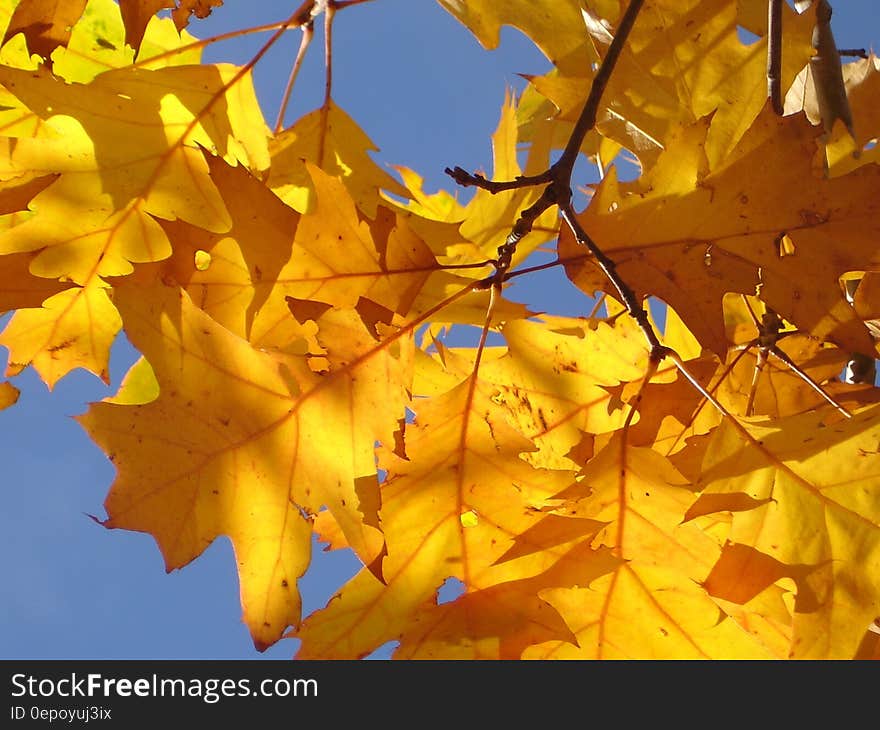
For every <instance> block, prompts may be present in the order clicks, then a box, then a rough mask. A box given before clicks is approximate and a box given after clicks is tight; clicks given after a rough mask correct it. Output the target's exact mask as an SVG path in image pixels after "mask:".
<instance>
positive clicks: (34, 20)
mask: <svg viewBox="0 0 880 730" xmlns="http://www.w3.org/2000/svg"><path fill="white" fill-rule="evenodd" d="M86 2H87V0H72V1H71V0H21V2H20V3H19V4H18V5H17V6H16V7H15V11H14V12H13V13H12V18H11V19H10V21H9V27H8V28H7V29H6V34H5V35H4V36H3V41H2V42H3V43H6V41H8V40H9V39H10V38H12V36H14V35H16V34H17V33H24V36H25V38H26V39H27V45H28V49H29V50H30V51H31V53H35V54H37V55H38V56H41V57H42V58H44V59H45V60H47V61H49V62H50V64H51V61H50V57H51V55H52V51H54V50H55V49H56V48H58V47H59V46H65V45H67V41H68V40H69V39H70V31H71V28H73V26H74V25H75V24H76V21H77V20H79V18H80V16H81V15H82V14H83V10H85V7H86Z"/></svg>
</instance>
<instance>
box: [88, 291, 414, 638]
mask: <svg viewBox="0 0 880 730" xmlns="http://www.w3.org/2000/svg"><path fill="white" fill-rule="evenodd" d="M115 302H116V304H117V306H118V307H119V309H120V311H121V312H122V314H123V316H124V318H125V321H126V332H127V334H128V336H129V338H130V339H131V341H132V343H133V344H134V346H135V347H137V348H138V349H139V350H140V351H141V352H142V353H143V354H144V356H145V357H146V359H147V361H149V363H150V365H151V366H152V369H153V372H154V373H155V378H156V380H157V382H158V384H159V396H158V398H157V399H155V400H153V401H150V402H148V403H146V404H143V405H132V406H129V405H125V406H123V405H119V404H117V403H101V404H97V405H94V406H92V408H91V409H90V411H89V412H88V413H87V414H86V415H85V416H82V417H81V418H80V421H81V423H82V424H83V426H84V427H85V428H86V429H87V430H88V432H89V433H90V435H91V436H92V438H94V439H95V440H96V441H97V442H98V443H99V444H100V445H101V447H102V448H103V449H104V450H105V451H106V452H107V453H109V454H111V455H112V459H113V461H114V463H115V465H116V467H117V470H118V476H117V479H116V481H115V483H114V486H113V487H112V489H111V493H110V495H109V497H108V499H107V502H106V508H107V512H108V515H109V518H108V521H107V523H106V524H107V526H108V527H123V528H126V529H132V530H139V531H146V532H149V533H151V534H152V535H153V536H154V537H155V538H156V540H157V542H158V544H159V546H160V548H161V550H162V552H163V555H164V557H165V561H166V566H167V567H168V569H169V570H170V569H173V568H177V567H181V566H183V565H185V564H186V563H188V562H189V561H191V560H193V559H194V558H196V557H197V556H198V555H199V554H201V552H202V551H203V550H204V549H205V548H206V547H207V546H208V545H209V544H210V543H211V541H212V540H214V539H215V538H216V537H218V536H219V535H229V536H230V538H231V540H232V542H233V546H234V548H235V553H236V557H237V560H238V564H239V577H240V580H241V591H242V604H243V607H244V620H245V622H246V623H247V625H248V627H249V629H250V631H251V634H252V636H253V639H254V642H255V644H256V646H257V647H258V648H260V649H263V648H265V647H267V646H269V645H270V644H272V643H273V642H275V641H277V640H278V639H279V638H280V637H281V635H282V633H283V632H284V630H285V629H286V627H287V626H288V625H294V626H296V625H298V623H299V619H300V616H299V612H300V599H299V594H298V592H297V590H296V580H297V579H298V578H299V577H300V576H301V575H302V574H303V573H304V572H305V570H306V567H307V566H308V562H309V550H310V539H311V518H312V516H313V515H314V514H315V513H317V511H318V510H319V509H320V508H321V507H322V506H324V505H326V506H327V507H328V508H329V509H330V510H331V511H332V512H333V516H334V518H335V519H336V521H337V522H338V523H339V524H340V526H341V527H342V530H343V532H344V534H345V537H346V539H347V541H348V543H349V544H350V545H351V546H352V547H353V548H354V549H355V550H356V551H357V552H358V554H359V556H360V557H361V559H362V560H364V562H365V563H370V562H371V561H372V560H373V559H374V558H375V557H377V556H378V555H379V554H380V553H381V550H382V538H381V535H380V534H379V532H378V530H377V527H376V526H377V525H378V518H377V516H376V510H377V509H378V504H379V500H378V484H377V476H376V464H375V458H374V453H373V447H374V444H375V442H376V441H381V442H383V443H393V441H394V437H393V431H394V430H395V429H396V428H397V426H398V419H400V418H402V417H403V408H404V403H405V402H407V400H406V391H405V383H404V382H403V376H404V375H405V372H402V371H401V367H400V364H399V361H398V359H397V358H395V357H393V356H392V355H391V354H390V350H391V347H390V345H389V344H385V343H381V342H377V340H376V335H375V333H371V332H370V331H368V330H367V329H366V328H365V327H364V324H363V323H362V321H361V319H360V317H359V315H358V314H357V313H355V312H345V311H339V310H327V311H326V312H325V313H324V314H323V315H322V316H319V317H318V318H317V319H318V322H317V325H318V331H319V332H324V331H326V332H327V333H328V335H327V336H328V341H329V342H330V343H333V344H331V347H330V349H329V351H328V352H327V353H326V355H325V357H324V362H325V366H324V369H323V371H321V372H315V371H313V369H312V368H311V367H310V364H309V359H310V356H309V355H304V356H302V355H301V356H294V355H288V354H284V353H282V352H279V351H275V352H263V351H260V350H257V349H255V348H253V347H252V346H251V345H250V344H249V343H248V342H247V341H245V340H243V339H241V338H239V337H237V336H235V335H234V334H233V333H231V332H229V331H228V330H226V329H224V328H222V327H221V326H220V325H218V324H217V323H216V322H214V321H213V320H212V319H211V318H210V317H208V316H207V315H206V314H204V313H203V312H201V311H200V310H199V309H198V308H197V307H195V306H194V305H193V304H192V302H191V301H190V299H189V297H188V296H187V295H186V294H185V293H183V292H180V291H179V290H178V289H177V288H176V287H170V286H163V285H162V284H161V282H153V283H150V284H144V285H135V284H134V283H128V284H126V285H124V286H119V287H117V289H116V292H115ZM131 392H132V393H137V392H138V391H131ZM142 398H143V396H140V395H138V396H137V397H135V398H132V397H131V395H124V396H123V400H125V401H131V400H132V399H134V400H135V401H139V400H142ZM245 414H246V415H245ZM243 415H244V416H245V417H242V416H243ZM169 423H174V424H175V429H174V430H173V432H169V430H168V424H169ZM145 475H148V476H145ZM169 518H170V519H169Z"/></svg>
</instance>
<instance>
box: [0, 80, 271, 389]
mask: <svg viewBox="0 0 880 730" xmlns="http://www.w3.org/2000/svg"><path fill="white" fill-rule="evenodd" d="M236 74H237V72H236V70H235V69H234V67H224V68H221V67H197V66H193V67H186V68H181V67H177V68H166V69H157V70H150V71H147V70H144V69H137V68H124V69H118V70H114V71H108V72H107V73H104V74H102V75H101V76H99V77H98V78H96V79H95V80H94V81H93V82H92V83H90V84H87V85H81V84H65V83H64V82H62V81H61V80H59V79H57V78H55V77H53V76H51V75H50V74H48V73H47V72H46V71H44V70H39V71H37V72H27V71H22V70H19V69H14V68H10V67H5V66H3V67H0V84H3V85H4V87H5V88H6V89H8V90H10V91H11V92H12V93H14V95H15V98H16V99H17V100H18V101H19V102H21V103H23V104H24V105H25V106H24V107H23V109H24V110H25V112H26V114H29V115H30V116H31V117H32V118H34V119H36V120H39V121H40V123H39V124H36V125H33V126H30V125H29V124H27V123H26V122H25V120H24V119H21V120H19V121H18V122H17V123H16V125H17V128H15V129H12V130H10V131H9V132H7V133H8V134H14V135H18V134H20V135H21V136H16V137H14V138H10V139H9V140H8V141H7V148H6V150H5V151H4V153H3V154H2V155H0V158H2V160H0V170H2V172H0V175H2V176H3V177H19V176H21V175H22V174H23V173H25V172H26V171H30V172H31V173H38V174H41V175H55V176H57V179H56V180H55V181H54V182H53V183H52V184H51V185H49V186H48V187H46V188H45V189H44V190H43V191H42V192H40V193H39V194H38V195H37V196H36V197H35V198H34V199H33V200H32V201H31V203H30V205H31V207H32V208H33V209H34V211H35V214H34V215H32V216H30V217H29V218H27V219H26V220H24V221H23V222H22V223H21V224H20V225H17V226H14V227H12V228H10V229H9V230H7V231H5V232H4V233H3V234H2V235H0V251H2V252H3V253H18V252H26V251H39V253H38V255H37V256H36V258H35V259H34V261H33V262H32V263H31V271H32V272H33V273H35V274H37V275H39V276H46V277H52V278H56V279H63V280H69V281H73V282H75V283H77V284H81V285H82V287H83V288H82V289H81V290H78V291H79V293H78V294H77V293H70V294H66V295H65V299H64V301H65V304H64V305H63V306H56V307H53V308H50V309H45V310H42V311H30V312H21V313H19V314H18V315H17V316H16V318H17V320H18V325H19V330H16V331H22V332H30V331H31V330H33V331H35V332H36V331H39V332H42V333H44V334H45V336H46V337H47V339H45V341H44V342H43V345H42V346H41V347H37V341H36V340H35V339H34V338H33V337H30V336H29V337H28V342H27V343H23V344H22V345H21V346H18V345H16V343H15V341H14V339H12V333H11V332H10V330H9V329H7V331H6V333H5V335H4V343H5V344H7V345H8V346H10V347H11V349H14V350H15V355H14V359H15V362H16V363H18V364H20V365H26V364H28V363H29V362H32V361H33V362H34V363H35V364H37V363H45V364H48V363H50V362H51V366H52V367H51V370H52V375H51V379H52V380H53V382H54V380H55V379H57V378H58V377H61V376H62V375H64V374H65V372H66V371H68V370H70V369H72V368H74V367H87V368H88V369H89V370H91V371H92V372H95V373H101V374H105V373H106V368H107V361H106V353H107V352H108V350H109V344H110V342H111V341H112V335H111V334H110V333H109V325H110V323H111V322H116V323H117V324H118V316H115V315H113V316H109V318H108V319H106V320H105V321H100V322H99V321H97V319H96V318H97V317H98V316H99V313H102V314H101V315H100V316H102V317H103V313H107V312H109V309H108V306H107V305H109V300H107V299H106V294H105V293H104V291H103V288H104V287H105V286H106V284H105V283H104V277H107V276H118V275H121V274H126V273H128V272H130V271H131V267H132V263H133V262H145V261H157V260H161V259H164V258H166V257H167V256H168V255H169V254H170V251H171V248H170V245H169V243H168V241H167V239H166V237H165V234H164V232H163V231H162V230H161V228H160V227H159V225H158V224H157V223H156V221H155V220H154V219H153V216H156V217H160V218H165V219H175V218H178V217H180V218H182V219H184V220H187V221H189V222H191V223H193V224H195V225H198V226H200V227H202V228H204V229H206V230H208V231H217V232H219V231H224V230H227V229H228V227H229V224H230V220H229V215H228V212H227V211H226V208H225V205H224V202H223V199H222V198H221V197H220V195H219V193H218V191H217V189H216V186H215V185H214V184H213V182H212V181H211V178H210V175H209V170H208V165H207V163H206V162H205V157H204V153H203V151H202V149H199V147H198V146H199V145H203V146H210V147H212V148H214V149H215V150H216V151H217V152H218V153H219V154H222V155H226V156H228V158H229V159H230V160H231V161H233V162H234V161H238V160H249V161H253V162H255V163H256V164H260V163H259V162H258V161H259V160H260V159H263V158H264V157H265V158H266V159H267V155H268V153H267V151H266V134H265V133H266V130H265V125H264V123H263V121H262V115H261V113H260V111H259V108H258V107H257V106H256V98H255V96H254V94H253V88H252V86H250V85H249V82H247V81H246V80H245V79H244V78H243V77H241V78H238V77H237V76H236ZM226 107H228V110H227V108H226ZM11 113H13V114H14V115H16V116H18V115H19V114H21V113H22V108H21V107H19V108H16V109H13V110H12V111H11ZM19 130H20V131H19ZM13 139H14V142H13ZM80 296H81V297H84V298H82V299H81V300H80V301H78V302H76V303H74V301H73V300H74V299H76V298H77V297H80ZM71 297H73V299H71ZM109 306H110V307H111V308H112V305H109ZM51 313H54V315H57V316H58V317H63V318H64V319H66V321H67V323H66V324H64V325H59V326H58V327H57V328H54V327H53V326H52V322H51V316H52V314H51ZM65 330H67V331H68V332H67V333H65V334H64V335H63V336H62V332H63V331H65ZM74 332H75V333H76V334H75V337H74V339H77V340H79V341H81V343H82V344H81V347H77V348H70V347H69V344H70V342H71V341H72V340H71V334H72V333H74ZM99 335H100V337H99ZM41 337H42V335H41ZM89 340H91V342H89ZM35 348H36V349H35ZM75 352H76V353H79V354H77V355H76V356H74V357H68V356H69V355H72V354H73V353H75ZM87 354H88V357H86V355H87ZM84 358H85V359H84ZM38 369H40V371H41V373H43V374H44V376H46V377H48V371H47V370H46V369H45V368H43V366H42V365H38Z"/></svg>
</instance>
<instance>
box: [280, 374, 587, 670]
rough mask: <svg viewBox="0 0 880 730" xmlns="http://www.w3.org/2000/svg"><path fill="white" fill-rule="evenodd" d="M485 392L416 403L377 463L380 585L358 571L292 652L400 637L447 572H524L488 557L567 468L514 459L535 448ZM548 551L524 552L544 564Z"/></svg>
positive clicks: (348, 648)
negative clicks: (400, 437)
mask: <svg viewBox="0 0 880 730" xmlns="http://www.w3.org/2000/svg"><path fill="white" fill-rule="evenodd" d="M490 394H491V390H485V389H483V388H481V387H479V383H478V381H477V380H475V379H474V378H469V379H467V380H465V381H464V382H462V383H461V384H459V385H457V386H456V387H455V388H453V389H452V390H450V391H448V392H446V393H444V394H442V395H440V396H438V397H436V398H430V399H427V400H426V401H419V402H417V403H414V404H413V406H412V407H413V408H414V409H415V410H416V414H417V415H416V422H415V425H407V426H406V458H401V457H400V456H396V457H393V458H391V459H390V463H387V464H383V467H384V468H386V469H387V470H388V474H389V478H388V481H387V482H386V483H385V484H383V487H382V508H381V510H380V518H381V524H382V532H383V534H384V536H385V541H386V546H387V554H386V555H385V558H384V560H383V564H382V575H383V578H384V583H382V582H380V581H379V580H377V579H376V577H375V576H374V575H373V574H372V573H370V572H369V571H367V570H363V571H361V572H360V573H359V574H358V575H356V576H355V577H354V578H353V579H352V580H351V581H349V583H347V584H346V585H345V586H343V587H342V589H341V591H340V593H339V595H338V597H336V598H335V599H334V600H333V601H331V602H330V603H329V604H328V606H327V607H326V608H324V609H322V610H320V611H318V612H316V613H314V614H312V615H311V616H309V617H308V618H307V619H306V621H305V622H304V623H303V626H302V628H301V629H300V631H299V632H297V634H296V635H297V637H298V638H300V639H301V640H302V646H301V648H300V651H299V654H298V657H300V658H309V657H318V656H320V657H323V658H354V657H360V656H364V655H366V654H368V653H369V652H370V651H372V650H373V649H375V648H376V647H377V646H380V645H381V644H383V643H385V642H386V641H389V640H392V639H396V638H398V637H399V636H400V634H401V633H402V632H403V631H405V630H406V629H407V628H408V627H409V625H410V623H411V621H412V620H413V617H414V616H415V615H416V614H417V613H418V612H419V610H420V607H421V606H422V604H423V602H425V601H427V600H429V599H430V597H431V596H432V595H433V594H434V591H436V590H437V588H439V586H440V585H441V584H442V583H443V582H444V581H445V580H446V579H447V578H448V577H450V576H452V577H455V578H458V579H459V580H461V581H462V582H464V584H465V585H466V586H467V587H468V589H469V590H471V589H478V588H482V587H487V586H489V585H494V584H497V583H499V582H503V581H504V580H505V579H510V578H511V577H516V578H519V577H522V570H523V568H522V567H521V566H516V567H511V565H510V564H505V565H501V566H495V565H493V563H494V562H495V561H496V560H497V559H498V558H500V557H501V555H502V554H503V553H504V552H505V551H506V550H507V549H508V548H509V547H510V539H511V538H512V537H513V536H515V535H517V534H519V533H521V532H522V531H523V530H524V529H526V528H527V527H528V526H529V525H532V524H534V523H535V522H536V521H537V519H538V516H537V513H536V512H534V510H533V509H530V507H535V506H540V505H542V503H543V502H544V500H545V499H546V498H547V497H549V496H550V495H552V494H554V493H556V492H558V491H560V490H561V489H562V488H563V487H564V486H565V485H566V484H567V482H568V481H569V480H570V479H571V474H572V472H570V471H565V470H547V469H534V468H532V467H531V466H529V465H528V464H526V462H525V461H523V460H522V459H520V458H519V455H520V453H522V452H523V451H527V450H529V449H531V448H533V447H532V446H531V444H530V442H529V441H528V440H527V439H525V438H523V436H522V435H520V434H518V433H517V432H516V431H515V430H513V429H512V428H510V426H508V425H507V424H506V423H505V421H504V420H503V418H502V419H499V418H498V414H497V412H496V411H495V410H494V409H493V405H492V402H491V401H490V400H489V397H488V396H489V395H490ZM553 559H554V558H553V557H552V556H549V555H547V556H542V555H536V556H530V558H527V560H532V562H534V563H539V564H541V565H544V566H546V564H547V563H548V562H552V561H553ZM533 571H534V572H537V569H536V568H533Z"/></svg>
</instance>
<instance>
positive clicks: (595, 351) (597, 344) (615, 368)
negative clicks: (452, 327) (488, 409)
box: [414, 317, 648, 468]
mask: <svg viewBox="0 0 880 730" xmlns="http://www.w3.org/2000/svg"><path fill="white" fill-rule="evenodd" d="M501 332H502V334H503V335H504V338H505V340H506V342H507V347H506V348H500V349H499V353H500V355H499V356H495V355H494V352H493V350H494V348H493V350H487V351H485V352H484V357H483V359H482V362H481V363H480V368H479V379H480V383H481V387H485V388H487V389H491V390H493V391H494V395H493V396H492V402H493V403H494V404H495V405H496V406H498V407H499V409H500V410H501V412H504V413H506V414H507V416H508V418H509V419H510V421H511V424H512V425H514V426H515V427H516V428H517V429H518V430H519V431H520V432H521V433H522V434H523V435H525V436H526V437H527V438H529V439H532V440H533V441H534V444H535V447H536V450H534V451H530V452H528V453H526V454H524V455H523V458H524V459H526V460H527V461H528V462H529V463H531V464H533V465H534V466H536V467H548V468H578V467H579V466H580V464H575V463H574V462H573V461H572V460H571V459H570V458H568V454H569V452H570V451H571V449H572V448H574V447H575V446H576V445H577V444H578V443H579V442H580V440H581V439H582V438H583V436H584V434H585V433H589V434H597V433H607V432H612V431H615V430H617V429H619V428H620V427H621V426H623V423H624V420H625V419H626V415H627V413H626V410H625V409H624V408H623V407H622V406H623V403H622V402H617V403H615V402H614V397H613V395H612V392H611V390H612V388H613V387H614V386H618V385H620V384H621V383H622V382H626V381H630V380H633V381H634V380H641V378H642V377H643V376H644V374H645V370H646V368H647V357H648V353H647V350H646V349H645V346H644V338H643V337H642V334H641V332H640V331H639V330H638V328H637V327H635V325H634V324H633V323H632V322H630V321H627V320H623V319H620V320H617V321H616V322H614V324H613V325H611V324H607V323H604V322H600V323H591V322H589V321H587V320H585V319H577V318H565V317H557V318H554V317H542V318H541V320H539V321H537V322H535V321H531V320H524V319H521V320H513V321H510V322H506V323H505V324H504V325H502V327H501ZM437 348H438V354H437V356H436V360H437V361H438V362H440V363H442V370H443V372H444V373H445V374H446V376H445V377H439V378H438V377H437V375H439V373H436V371H434V370H433V369H432V370H429V369H428V368H427V366H426V365H425V364H422V366H421V367H420V369H419V371H417V374H416V380H415V383H414V388H415V392H416V393H417V394H420V395H431V394H434V393H435V392H436V385H435V383H434V382H432V381H436V382H437V383H439V384H441V387H442V384H443V383H444V382H445V381H447V380H448V378H456V377H458V378H459V379H463V378H464V377H466V376H467V375H468V374H470V373H471V372H472V371H473V368H474V357H475V355H476V351H475V350H472V349H468V350H466V349H463V348H455V349H447V348H446V347H444V346H443V345H442V343H438V345H437Z"/></svg>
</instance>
